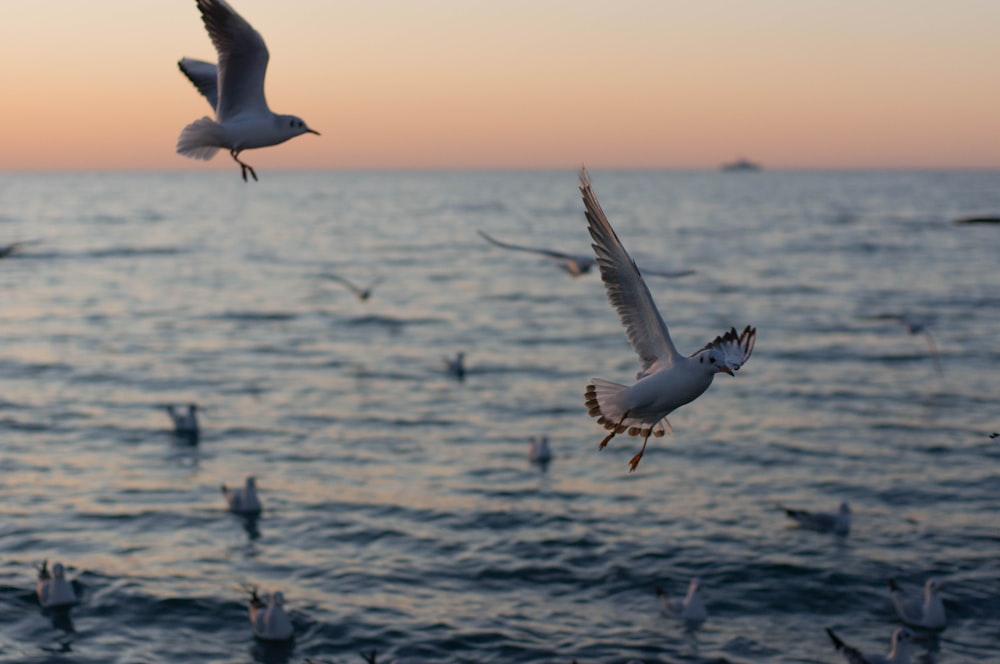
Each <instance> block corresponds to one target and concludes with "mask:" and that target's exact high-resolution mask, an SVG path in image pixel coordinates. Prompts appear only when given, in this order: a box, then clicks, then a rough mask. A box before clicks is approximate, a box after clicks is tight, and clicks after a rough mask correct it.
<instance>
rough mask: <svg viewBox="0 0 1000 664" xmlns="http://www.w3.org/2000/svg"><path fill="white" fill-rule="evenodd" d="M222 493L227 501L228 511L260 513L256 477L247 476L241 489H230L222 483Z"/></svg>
mask: <svg viewBox="0 0 1000 664" xmlns="http://www.w3.org/2000/svg"><path fill="white" fill-rule="evenodd" d="M222 495H224V496H225V497H226V502H227V503H229V511H230V512H236V513H237V514H260V499H258V498H257V478H255V477H252V476H251V477H247V480H246V485H245V486H244V487H243V488H242V489H230V488H227V487H226V485H225V484H223V485H222Z"/></svg>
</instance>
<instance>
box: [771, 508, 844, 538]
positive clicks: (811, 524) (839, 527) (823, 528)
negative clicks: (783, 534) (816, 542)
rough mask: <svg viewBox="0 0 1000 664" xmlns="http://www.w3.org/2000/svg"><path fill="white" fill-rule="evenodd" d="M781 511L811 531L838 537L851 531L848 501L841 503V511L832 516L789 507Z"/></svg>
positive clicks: (826, 513)
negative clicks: (835, 534)
mask: <svg viewBox="0 0 1000 664" xmlns="http://www.w3.org/2000/svg"><path fill="white" fill-rule="evenodd" d="M781 509H783V510H785V514H786V515H787V516H788V518H790V519H792V520H793V521H795V522H796V523H798V524H799V525H800V526H802V527H803V528H808V529H809V530H818V531H820V532H824V533H837V534H838V535H846V534H848V533H849V532H850V530H851V507H850V506H849V505H848V504H847V502H846V501H845V502H842V503H840V509H838V510H837V511H836V512H834V513H832V514H831V513H828V512H810V511H808V510H798V509H791V508H789V507H782V508H781Z"/></svg>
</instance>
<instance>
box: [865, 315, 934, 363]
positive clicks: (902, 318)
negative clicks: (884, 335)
mask: <svg viewBox="0 0 1000 664" xmlns="http://www.w3.org/2000/svg"><path fill="white" fill-rule="evenodd" d="M870 320H888V321H894V322H896V323H899V324H900V325H902V326H903V329H904V330H906V333H907V334H911V335H917V334H922V335H924V339H926V340H927V349H928V350H929V351H930V354H931V358H932V359H933V360H934V368H935V369H937V372H938V373H939V374H940V373H942V372H943V369H942V368H941V356H940V353H939V352H938V347H937V343H936V342H935V341H934V337H933V336H931V333H930V332H929V331H928V330H927V328H928V327H929V326H930V322H929V321H928V320H927V319H925V318H920V317H917V316H911V315H909V314H882V315H880V316H874V317H873V318H871V319H870Z"/></svg>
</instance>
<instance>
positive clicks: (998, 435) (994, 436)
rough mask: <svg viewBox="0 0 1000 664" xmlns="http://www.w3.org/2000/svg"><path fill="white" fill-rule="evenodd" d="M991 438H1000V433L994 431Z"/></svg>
mask: <svg viewBox="0 0 1000 664" xmlns="http://www.w3.org/2000/svg"><path fill="white" fill-rule="evenodd" d="M990 438H1000V433H998V432H996V431H994V432H993V433H991V434H990Z"/></svg>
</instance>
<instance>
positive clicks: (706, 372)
mask: <svg viewBox="0 0 1000 664" xmlns="http://www.w3.org/2000/svg"><path fill="white" fill-rule="evenodd" d="M196 2H197V5H198V8H199V10H200V12H201V17H202V21H203V22H204V25H205V28H206V29H207V31H208V34H209V36H210V38H211V40H212V43H213V44H214V45H215V48H216V50H217V52H218V63H217V64H213V63H209V62H204V61H200V60H194V59H191V58H183V59H182V60H181V61H180V62H179V63H178V64H179V67H180V69H181V71H182V72H183V73H184V74H185V75H186V76H187V77H188V79H189V80H190V81H191V82H192V83H193V84H194V85H195V87H196V88H197V89H198V91H199V92H200V93H201V94H202V95H203V96H204V97H205V98H206V99H207V100H208V102H209V104H211V106H212V108H213V109H214V111H215V119H212V118H209V117H203V118H201V119H199V120H196V121H195V122H193V123H191V124H189V125H188V126H187V127H185V128H184V130H183V131H182V132H181V135H180V137H179V139H178V142H177V152H178V153H180V154H182V155H185V156H188V157H192V158H195V159H211V158H212V157H213V156H214V155H215V154H216V153H217V152H218V151H219V150H220V149H228V150H229V153H230V156H231V157H232V158H233V160H234V161H235V162H236V163H237V164H239V166H240V168H241V175H242V178H243V180H244V181H247V175H248V174H249V176H250V177H252V178H253V179H254V180H257V174H256V172H255V171H254V169H253V167H251V166H250V165H249V164H247V163H245V162H244V161H242V160H241V159H240V158H239V155H240V153H241V152H242V151H243V150H246V149H251V148H259V147H265V146H269V145H276V144H278V143H282V142H284V141H286V140H288V139H290V138H293V137H295V136H299V135H301V134H304V133H313V134H318V132H316V131H314V130H312V129H310V128H309V127H308V126H307V125H306V124H305V122H303V121H302V120H301V119H299V118H297V117H295V116H291V115H277V114H274V113H272V112H271V111H270V110H269V108H268V106H267V102H266V100H265V98H264V93H263V85H264V75H265V71H266V68H267V62H268V52H267V48H266V46H265V45H264V41H263V39H262V38H261V36H260V34H259V33H258V32H257V31H256V30H254V29H253V28H252V27H251V26H250V24H249V23H247V21H246V20H244V19H243V18H242V17H241V16H240V15H239V14H237V13H236V12H235V11H234V10H233V9H232V8H231V7H230V6H229V5H228V4H227V3H226V2H225V0H196ZM579 185H580V192H581V195H582V198H583V203H584V207H585V214H586V219H587V223H588V230H589V232H590V236H591V239H592V241H593V244H592V247H593V250H594V254H595V255H594V256H593V257H592V256H590V255H576V254H571V253H566V252H562V251H556V250H551V249H543V248H536V247H528V246H522V245H516V244H509V243H506V242H502V241H500V240H498V239H496V238H494V237H492V236H490V235H488V234H487V233H485V232H483V231H479V234H480V235H481V236H482V237H483V239H485V240H486V241H487V242H489V243H491V244H492V245H495V246H498V247H501V248H504V249H508V250H513V251H522V252H532V253H536V254H541V255H544V256H547V257H549V258H552V259H554V260H556V261H558V262H559V264H560V266H561V267H562V269H564V270H565V271H566V272H567V273H569V274H570V275H572V276H574V277H575V276H579V275H583V274H586V273H588V272H589V271H590V270H592V269H593V268H594V267H595V266H596V268H597V269H598V271H599V272H600V275H601V278H602V280H603V282H604V285H605V288H606V291H607V296H608V299H609V301H610V302H611V304H612V306H613V307H614V308H615V310H616V311H617V313H618V316H619V318H620V320H621V323H622V325H623V326H624V328H625V331H626V335H627V337H628V340H629V343H630V344H631V346H632V348H633V350H634V351H635V352H636V354H637V355H638V356H639V359H640V370H639V372H638V374H637V376H636V381H635V382H634V383H633V384H631V385H624V384H620V383H615V382H611V381H608V380H604V379H599V378H595V379H593V381H592V382H591V384H589V385H588V386H587V387H586V390H585V393H584V402H585V405H586V407H587V409H588V413H589V415H590V416H591V417H595V418H597V423H598V424H600V425H602V426H603V427H604V428H605V429H606V430H607V431H608V434H607V435H606V436H605V437H604V438H603V440H601V442H600V444H599V448H600V449H603V448H604V447H605V446H606V445H607V444H608V443H609V442H610V441H611V440H612V439H613V438H614V437H615V436H616V435H620V434H623V435H627V436H631V437H637V438H642V441H643V442H642V447H641V448H640V449H639V451H638V452H637V453H636V454H635V456H633V457H632V458H631V459H630V461H629V468H630V471H632V470H635V468H636V466H637V465H638V464H639V462H640V460H641V459H642V456H643V452H644V451H645V448H646V444H647V442H648V440H649V438H650V437H651V436H652V437H660V436H663V435H665V434H666V433H669V432H671V431H672V428H671V425H670V422H669V421H668V419H667V416H668V415H669V414H670V413H672V412H673V411H674V410H676V409H677V408H679V407H681V406H683V405H685V404H688V403H690V402H692V401H694V400H695V399H697V398H698V397H699V396H701V395H702V394H703V393H704V392H705V391H706V390H707V389H708V388H709V386H710V385H711V384H712V381H713V379H714V378H715V375H716V374H719V373H725V374H728V375H729V376H735V375H736V372H737V371H739V369H740V368H741V367H742V366H743V365H744V364H745V363H746V362H747V361H748V360H749V359H750V356H751V354H752V353H753V349H754V344H755V341H756V329H755V328H754V327H752V326H749V325H747V326H745V327H744V328H743V329H742V331H739V332H737V330H736V328H731V329H730V330H729V331H727V332H725V333H723V334H721V335H719V336H717V337H715V338H714V339H713V340H711V341H709V342H708V343H707V344H706V345H705V346H703V347H702V348H700V349H699V350H697V351H696V352H695V353H693V354H692V355H689V356H686V355H683V354H681V353H680V352H679V351H678V350H677V348H676V347H675V346H674V343H673V341H672V340H671V337H670V332H669V330H668V328H667V324H666V322H665V321H664V320H663V318H662V316H661V315H660V313H659V310H658V309H657V307H656V304H655V303H654V301H653V298H652V296H651V294H650V292H649V289H648V288H647V286H646V283H645V281H644V278H643V276H644V275H649V276H660V277H668V278H673V277H682V276H687V275H689V274H692V273H693V271H692V270H682V271H674V272H663V271H653V270H645V269H643V270H640V268H639V267H638V266H637V265H636V263H635V262H634V261H633V260H632V258H631V256H630V255H629V253H628V252H627V251H626V249H625V247H624V246H623V245H622V243H621V241H620V240H619V238H618V236H617V234H616V233H615V231H614V229H613V228H612V226H611V224H610V222H609V221H608V219H607V217H606V216H605V214H604V211H603V210H602V209H601V205H600V203H599V202H598V199H597V196H596V195H595V194H594V191H593V189H592V187H591V183H590V177H589V175H588V173H587V171H586V169H582V170H581V172H580V178H579ZM26 244H28V243H25V242H17V243H12V244H9V245H4V246H0V258H4V257H6V256H10V255H12V254H14V253H16V252H17V251H19V250H20V249H21V248H22V247H23V246H25V245H26ZM322 276H324V277H325V278H328V279H330V280H332V281H335V282H337V283H340V284H341V285H343V286H344V287H346V288H348V289H349V290H350V291H351V292H353V293H354V294H355V295H356V296H357V297H358V299H359V300H361V301H367V300H368V299H369V298H370V297H371V295H372V292H373V289H374V288H375V286H376V285H378V283H379V282H378V281H375V282H373V283H370V284H368V285H367V286H359V285H357V284H355V283H353V282H351V281H350V280H348V279H346V278H344V277H341V276H338V275H333V274H325V275H322ZM898 322H900V323H901V324H903V325H904V326H905V327H906V329H907V330H908V331H909V332H910V333H911V334H924V335H925V336H926V338H927V340H928V344H929V346H930V348H931V350H932V352H933V353H934V355H935V362H938V361H937V357H936V355H937V353H936V345H935V344H934V341H933V338H932V337H931V336H930V335H929V334H928V333H927V331H926V328H925V326H924V325H923V324H922V323H920V322H919V321H915V320H911V319H902V318H901V319H899V321H898ZM445 363H446V371H447V372H448V373H450V374H451V375H452V376H454V377H455V378H457V379H462V378H464V376H465V373H466V368H465V364H464V353H458V354H457V355H456V356H454V357H452V358H445ZM937 366H938V369H939V370H940V364H939V363H938V364H937ZM166 411H167V413H168V415H169V416H170V418H171V420H172V423H173V428H174V433H175V434H176V435H177V436H178V437H181V438H183V439H185V440H187V441H188V442H191V443H194V444H196V443H197V442H198V437H199V435H200V428H199V423H198V408H197V405H196V404H189V405H187V406H186V407H182V408H177V407H175V406H173V405H170V406H166ZM997 436H998V434H997V433H994V434H992V436H991V437H994V438H995V437H997ZM528 457H529V459H530V460H531V461H532V462H534V463H539V464H546V463H548V462H549V461H550V460H551V459H552V449H551V447H550V445H549V439H548V436H544V435H543V436H538V437H532V438H531V440H530V447H529V451H528ZM222 493H223V496H224V498H225V500H226V504H227V506H228V509H229V510H230V511H231V512H233V513H236V514H240V515H244V516H247V517H256V516H258V515H260V513H261V510H262V504H261V500H260V497H259V495H258V493H257V483H256V478H254V477H247V478H246V480H245V483H244V486H243V487H241V488H229V487H227V486H226V485H225V484H223V485H222ZM782 509H783V510H784V511H785V513H786V515H787V516H788V518H789V519H791V520H792V521H794V522H795V523H796V524H798V525H799V526H801V527H802V528H806V529H810V530H815V531H821V532H827V533H832V534H835V535H837V536H847V535H848V533H849V531H850V526H851V510H850V507H849V506H848V504H847V503H846V502H844V503H842V504H841V505H840V507H839V509H838V510H837V511H835V512H832V513H821V512H810V511H806V510H801V509H793V508H786V507H782ZM37 569H38V580H37V586H36V594H37V598H38V602H39V604H40V605H41V606H42V607H43V608H45V609H49V610H68V609H69V608H70V607H72V606H74V605H75V604H77V603H78V602H79V595H78V592H77V590H76V589H75V588H74V585H73V583H71V582H70V581H69V580H68V579H67V578H66V572H65V568H64V566H63V565H62V564H61V563H59V562H56V563H55V564H53V565H52V568H51V570H50V569H49V567H48V564H47V561H45V562H43V563H41V564H40V565H39V566H38V567H37ZM245 590H246V591H247V592H248V593H249V595H250V596H249V599H248V601H247V611H248V617H249V621H250V624H251V627H252V631H253V633H254V635H255V636H256V637H257V638H259V639H262V640H265V641H285V640H288V639H291V638H292V637H293V633H294V629H293V625H292V622H291V620H290V618H289V616H288V614H287V613H286V611H285V609H284V596H283V594H282V593H281V592H280V591H275V592H271V593H265V594H263V595H260V594H258V589H257V588H256V587H252V586H246V587H245ZM889 590H890V595H891V598H892V601H893V603H894V605H895V607H896V611H897V613H898V615H899V617H900V619H901V620H902V622H903V623H904V624H905V625H906V626H905V627H900V628H898V629H896V630H895V631H894V632H893V634H892V639H891V644H890V651H889V653H888V654H887V655H884V656H883V655H878V654H871V653H865V652H862V651H860V650H858V649H857V648H854V647H852V646H849V645H847V644H846V643H845V642H844V641H842V640H841V639H840V637H839V636H837V634H835V633H834V632H833V631H832V630H831V629H827V630H826V631H827V634H828V635H829V637H830V640H831V641H832V643H833V646H834V648H835V649H836V650H837V651H840V652H841V653H842V654H843V655H844V657H845V658H846V659H847V661H848V662H851V664H881V663H884V664H908V663H909V661H910V644H911V643H913V642H914V641H918V640H920V639H921V638H922V637H921V636H920V634H919V633H918V631H916V630H920V631H931V632H933V631H938V630H941V629H943V628H944V627H945V626H946V623H947V620H946V614H945V608H944V604H943V603H942V600H941V596H940V584H939V582H938V581H937V580H935V579H928V580H927V582H926V584H925V586H924V590H923V594H922V596H918V594H917V593H913V592H910V591H906V590H904V589H903V588H901V587H899V586H898V585H897V584H896V583H895V581H893V580H891V579H890V580H889ZM656 591H657V595H658V596H659V597H660V598H661V602H662V606H663V609H664V611H665V612H667V613H669V614H671V615H673V616H676V617H677V618H679V619H680V620H682V621H684V622H685V623H688V624H691V625H697V624H700V623H703V622H704V621H705V620H706V619H707V618H708V611H707V609H706V606H705V603H704V601H703V599H702V597H701V592H700V591H701V580H700V579H698V578H694V579H692V580H691V581H690V583H689V585H688V589H687V593H686V594H685V596H684V597H683V598H677V597H672V596H670V595H669V594H668V593H667V592H666V591H665V590H663V589H661V588H657V590H656ZM362 657H363V658H364V659H365V660H366V661H368V662H370V664H375V661H376V653H375V652H374V651H372V652H371V653H367V654H366V653H362ZM307 662H314V660H307ZM314 664H317V663H315V662H314Z"/></svg>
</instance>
